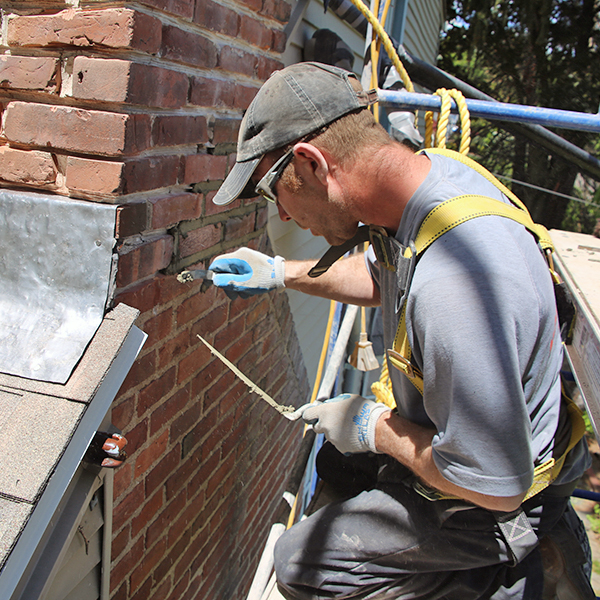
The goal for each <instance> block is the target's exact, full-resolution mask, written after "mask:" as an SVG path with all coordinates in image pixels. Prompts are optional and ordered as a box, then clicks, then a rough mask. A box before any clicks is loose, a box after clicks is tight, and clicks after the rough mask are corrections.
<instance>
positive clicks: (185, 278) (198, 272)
mask: <svg viewBox="0 0 600 600" xmlns="http://www.w3.org/2000/svg"><path fill="white" fill-rule="evenodd" d="M214 274H215V272H214V271H211V270H209V269H195V270H192V271H181V273H179V275H177V281H179V283H189V282H190V281H194V279H208V280H209V281H211V280H212V278H213V276H214Z"/></svg>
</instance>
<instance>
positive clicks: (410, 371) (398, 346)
mask: <svg viewBox="0 0 600 600" xmlns="http://www.w3.org/2000/svg"><path fill="white" fill-rule="evenodd" d="M427 152H428V153H433V154H442V155H446V156H449V157H451V158H454V159H456V160H459V161H460V162H463V163H464V164H466V165H467V166H469V167H471V168H473V169H475V170H476V171H477V172H478V173H480V174H481V175H482V176H484V177H485V178H486V179H487V180H488V181H490V182H491V183H493V184H494V185H495V186H496V187H497V188H498V189H499V190H500V191H501V192H502V193H503V194H505V195H506V196H507V197H508V198H509V199H510V200H511V201H512V202H513V203H514V204H515V206H511V205H509V204H505V203H504V202H500V201H499V200H495V199H494V198H489V197H486V196H479V195H463V196H457V197H455V198H451V199H449V200H446V201H445V202H443V203H441V204H439V205H438V206H436V207H435V208H434V209H433V210H432V211H431V212H430V213H429V214H428V215H427V216H426V217H425V219H424V220H423V223H422V224H421V227H420V228H419V232H418V234H417V237H416V240H415V243H414V247H415V248H416V252H417V256H418V255H420V254H421V253H423V252H424V251H425V250H426V249H427V248H428V247H429V246H430V245H431V244H432V243H433V242H434V241H435V240H437V239H438V238H439V237H441V236H442V235H444V233H446V232H447V231H450V230H451V229H452V228H453V227H456V226H457V225H460V224H461V223H464V222H466V221H469V220H471V219H474V218H477V217H481V216H486V215H487V216H490V215H494V216H500V217H505V218H508V219H512V220H513V221H517V222H518V223H521V225H523V226H525V227H526V228H527V229H528V230H529V231H530V232H531V233H532V234H533V235H534V236H535V237H536V238H537V240H538V243H539V245H540V246H541V248H542V250H543V251H544V254H545V256H546V257H547V259H548V263H549V265H548V266H549V269H550V272H551V275H552V278H553V280H554V281H555V282H557V281H558V276H557V275H556V273H555V272H554V269H553V264H552V260H551V253H552V251H553V249H554V248H553V244H552V240H551V238H550V235H549V233H548V231H547V229H546V228H545V227H544V226H543V225H539V224H537V223H534V222H533V220H532V219H531V216H530V215H529V212H528V211H527V209H526V207H525V205H524V204H523V203H522V202H521V201H520V200H519V199H518V198H517V197H516V196H515V195H514V194H513V193H512V192H511V191H510V190H509V189H508V188H506V186H504V185H503V184H502V183H500V182H499V181H498V180H497V179H496V178H495V177H494V176H493V175H492V174H491V173H489V172H488V171H487V170H486V169H484V168H483V167H482V166H481V165H479V164H478V163H476V162H475V161H472V160H471V159H469V158H468V157H466V156H464V155H463V154H459V153H457V152H453V151H450V150H440V149H434V150H432V149H429V150H427ZM411 255H412V251H411V249H410V248H407V249H406V250H405V257H406V258H410V257H411ZM406 304H407V303H406V302H404V304H403V306H402V312H401V314H400V320H399V323H398V329H397V331H396V336H395V339H394V344H393V348H391V349H389V350H388V351H387V358H388V361H389V363H390V364H391V365H392V366H394V367H395V368H396V369H398V370H400V371H401V372H402V373H403V374H404V375H406V377H407V378H408V379H409V380H410V382H411V383H412V384H413V385H414V386H415V388H416V389H417V390H418V391H419V392H420V393H421V395H423V374H422V373H421V372H420V371H419V370H418V369H417V368H416V367H414V366H413V365H412V363H411V357H412V351H411V348H410V344H409V342H408V334H407V331H406ZM563 397H564V398H565V399H566V400H567V409H568V412H569V416H570V418H571V423H572V430H571V438H570V440H569V444H568V446H567V449H566V451H565V452H564V453H563V454H562V456H560V457H559V458H558V459H554V458H551V459H549V460H548V461H546V462H545V463H543V464H541V465H539V466H538V467H536V468H535V469H534V479H533V484H532V486H531V487H530V489H529V491H528V492H527V495H526V496H525V499H527V498H530V497H532V496H534V495H535V494H537V493H539V492H540V491H542V490H543V489H545V488H546V487H547V486H549V485H550V484H551V483H552V482H553V481H554V480H555V479H556V478H557V477H558V474H559V473H560V470H561V469H562V467H563V464H564V462H565V459H566V456H567V454H568V453H569V452H570V451H571V450H572V449H573V448H574V447H575V445H576V444H577V443H578V442H579V440H580V439H581V438H582V437H583V434H584V433H585V423H584V421H583V417H582V414H581V411H580V409H579V407H578V406H577V405H576V404H575V403H574V402H573V401H572V400H571V399H570V398H569V397H568V396H566V394H564V393H563Z"/></svg>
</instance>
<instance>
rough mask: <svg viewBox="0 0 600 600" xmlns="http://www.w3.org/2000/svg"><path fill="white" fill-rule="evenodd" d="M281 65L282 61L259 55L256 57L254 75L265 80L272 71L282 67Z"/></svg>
mask: <svg viewBox="0 0 600 600" xmlns="http://www.w3.org/2000/svg"><path fill="white" fill-rule="evenodd" d="M283 66H284V65H283V63H282V62H281V61H279V60H273V59H272V58H267V57H266V56H259V57H258V58H257V65H256V76H257V77H258V79H260V80H261V81H266V80H267V79H268V78H269V77H270V76H271V74H272V73H274V72H275V71H279V70H281V69H283Z"/></svg>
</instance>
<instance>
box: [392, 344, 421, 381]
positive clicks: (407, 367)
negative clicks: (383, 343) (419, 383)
mask: <svg viewBox="0 0 600 600" xmlns="http://www.w3.org/2000/svg"><path fill="white" fill-rule="evenodd" d="M387 355H388V358H389V359H390V362H391V363H392V365H393V366H394V367H396V369H398V370H400V371H402V372H403V373H405V374H406V375H407V377H409V378H410V379H414V378H415V377H422V374H421V372H420V371H419V369H417V368H416V367H413V365H412V364H411V362H410V361H409V360H407V359H406V358H405V357H404V356H402V354H400V353H399V352H396V350H393V349H392V348H388V350H387Z"/></svg>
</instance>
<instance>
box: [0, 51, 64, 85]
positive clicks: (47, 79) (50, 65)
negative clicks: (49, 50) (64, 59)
mask: <svg viewBox="0 0 600 600" xmlns="http://www.w3.org/2000/svg"><path fill="white" fill-rule="evenodd" d="M58 66H59V62H58V59H56V58H51V57H41V56H40V57H38V56H0V88H8V89H12V90H39V91H45V92H55V91H56V73H57V68H58Z"/></svg>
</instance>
